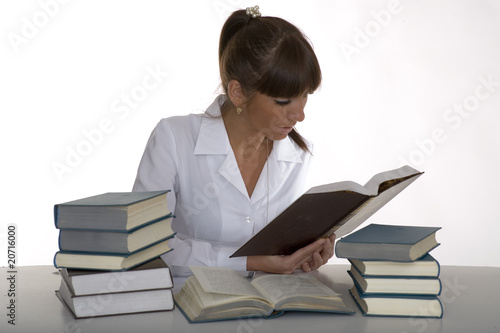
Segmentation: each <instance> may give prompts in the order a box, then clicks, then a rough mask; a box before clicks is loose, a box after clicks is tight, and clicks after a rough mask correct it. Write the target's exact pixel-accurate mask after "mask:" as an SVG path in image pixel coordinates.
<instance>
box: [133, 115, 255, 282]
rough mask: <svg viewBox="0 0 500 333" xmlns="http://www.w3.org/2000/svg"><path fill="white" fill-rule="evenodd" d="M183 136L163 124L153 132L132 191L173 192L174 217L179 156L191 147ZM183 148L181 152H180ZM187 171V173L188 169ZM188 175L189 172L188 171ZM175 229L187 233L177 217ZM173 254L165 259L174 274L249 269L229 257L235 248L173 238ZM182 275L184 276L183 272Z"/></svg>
mask: <svg viewBox="0 0 500 333" xmlns="http://www.w3.org/2000/svg"><path fill="white" fill-rule="evenodd" d="M188 141H189V140H188V139H186V138H184V137H182V136H181V137H176V135H175V134H174V131H173V129H172V125H171V124H170V123H169V122H168V121H165V120H163V121H161V122H160V123H159V124H158V125H157V126H156V127H155V129H154V130H153V132H152V133H151V136H150V138H149V140H148V143H147V145H146V148H145V151H144V154H143V156H142V159H141V162H140V164H139V169H138V172H137V176H136V180H135V183H134V186H133V191H156V190H166V189H169V190H171V191H170V192H169V193H168V195H167V201H168V207H169V209H170V210H171V211H172V212H173V213H174V214H175V207H176V202H177V200H176V195H177V193H179V176H178V170H179V164H180V163H179V158H181V157H179V153H181V151H182V153H184V154H185V153H186V151H187V150H189V149H187V148H188V147H189V146H190V144H192V143H190V142H188ZM179 147H182V149H178V148H179ZM186 171H187V170H186ZM187 172H189V171H187ZM172 228H173V230H174V231H177V232H178V235H179V234H184V235H186V234H188V233H187V232H186V230H184V228H185V226H183V225H177V224H176V220H175V217H174V219H173V222H172ZM170 245H171V247H172V248H173V249H174V250H173V251H171V252H169V253H167V254H166V255H164V256H162V257H163V259H164V260H165V261H166V262H167V264H169V265H170V266H176V267H172V268H173V271H174V274H175V271H178V272H182V271H184V270H186V269H187V267H186V266H188V265H196V264H198V265H209V266H221V267H228V268H231V269H234V270H246V257H241V258H229V255H231V254H232V253H233V252H234V251H235V250H236V249H235V248H229V247H225V246H219V245H218V244H212V243H211V242H208V241H203V240H196V239H192V238H185V239H181V238H180V237H177V236H176V237H174V238H173V239H172V240H171V241H170ZM181 274H182V273H181Z"/></svg>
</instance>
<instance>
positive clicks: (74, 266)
mask: <svg viewBox="0 0 500 333" xmlns="http://www.w3.org/2000/svg"><path fill="white" fill-rule="evenodd" d="M167 192H168V191H155V192H120V193H116V192H110V193H104V194H100V195H96V196H92V197H88V198H83V199H79V200H75V201H70V202H66V203H62V204H57V205H55V206H54V219H55V225H56V228H57V229H59V251H57V252H56V254H55V256H54V266H55V267H56V268H59V272H60V275H61V285H60V287H59V290H57V291H56V294H57V296H58V297H59V298H60V300H61V301H62V302H63V303H64V304H65V305H66V306H67V307H68V308H69V309H70V310H71V312H72V314H73V315H74V316H75V317H76V318H83V317H95V316H104V315H116V314H125V313H138V312H146V311H148V312H149V311H165V310H171V309H173V307H174V303H173V295H172V287H173V280H172V275H171V272H170V269H169V267H168V266H167V265H166V264H165V263H164V262H163V260H162V259H161V258H159V257H160V256H161V255H162V254H164V253H167V252H169V251H171V250H172V249H171V248H170V247H169V244H168V243H169V240H170V239H171V238H172V237H173V236H174V234H175V233H174V232H173V230H172V228H171V221H172V214H171V212H170V211H169V209H168V206H167Z"/></svg>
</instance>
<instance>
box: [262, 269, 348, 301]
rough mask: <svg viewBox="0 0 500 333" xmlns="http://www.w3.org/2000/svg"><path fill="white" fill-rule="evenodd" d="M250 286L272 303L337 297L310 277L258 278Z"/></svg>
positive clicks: (276, 275) (273, 275)
mask: <svg viewBox="0 0 500 333" xmlns="http://www.w3.org/2000/svg"><path fill="white" fill-rule="evenodd" d="M252 284H253V285H254V286H255V287H256V288H257V289H259V291H260V292H261V293H262V294H263V295H264V296H266V298H267V299H268V300H270V301H271V302H272V303H278V302H279V301H280V300H282V299H285V298H289V297H292V296H308V297H329V296H338V294H337V293H336V292H334V291H333V290H332V289H330V288H328V287H327V286H326V285H324V284H323V283H321V282H320V281H318V280H317V279H316V278H315V277H314V276H311V275H305V274H304V275H278V274H269V275H263V276H259V277H258V278H255V279H254V280H253V281H252Z"/></svg>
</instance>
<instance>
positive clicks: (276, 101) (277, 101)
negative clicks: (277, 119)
mask: <svg viewBox="0 0 500 333" xmlns="http://www.w3.org/2000/svg"><path fill="white" fill-rule="evenodd" d="M274 102H275V103H276V104H278V105H281V106H285V105H287V104H290V100H289V99H286V100H281V99H275V100H274Z"/></svg>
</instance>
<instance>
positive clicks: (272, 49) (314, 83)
mask: <svg viewBox="0 0 500 333" xmlns="http://www.w3.org/2000/svg"><path fill="white" fill-rule="evenodd" d="M219 70H220V77H221V81H222V88H223V89H224V92H225V93H226V94H227V87H228V84H229V82H230V81H231V80H237V81H238V82H239V83H240V85H241V87H242V89H243V91H244V92H245V94H246V95H247V96H252V95H253V94H254V93H256V92H259V93H261V94H265V95H267V96H272V97H282V98H292V97H296V96H299V95H302V94H303V93H304V92H306V91H308V92H309V93H312V92H314V91H315V90H316V89H317V88H318V87H319V85H320V84H321V69H320V66H319V63H318V59H317V58H316V55H315V53H314V51H313V49H312V47H311V44H310V43H309V41H308V40H307V38H306V37H305V35H304V34H303V33H302V32H301V31H300V30H299V29H298V28H297V27H295V26H294V25H293V24H291V23H289V22H287V21H285V20H283V19H281V18H278V17H269V16H263V17H257V18H252V17H250V16H249V15H247V14H246V11H244V10H238V11H235V12H234V13H232V14H231V16H229V18H228V19H227V20H226V22H225V24H224V26H223V27H222V31H221V35H220V41H219ZM228 101H229V99H228ZM289 136H290V138H291V139H292V140H293V141H295V142H296V143H297V144H298V145H299V147H300V148H301V149H303V150H306V151H308V150H309V149H308V147H307V144H306V142H305V140H304V139H303V138H302V136H301V135H300V134H299V133H298V132H297V131H296V130H295V129H293V131H292V132H290V134H289Z"/></svg>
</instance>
